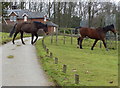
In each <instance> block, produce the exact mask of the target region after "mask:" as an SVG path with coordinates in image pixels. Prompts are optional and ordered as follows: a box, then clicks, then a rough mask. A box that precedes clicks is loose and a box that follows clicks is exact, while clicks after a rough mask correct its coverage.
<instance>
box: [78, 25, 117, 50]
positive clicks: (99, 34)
mask: <svg viewBox="0 0 120 88" xmlns="http://www.w3.org/2000/svg"><path fill="white" fill-rule="evenodd" d="M108 31H112V32H113V33H114V34H116V30H115V29H114V25H113V24H112V25H108V26H105V27H103V28H102V27H99V28H97V29H92V28H85V27H79V32H80V35H81V36H80V37H79V38H78V39H77V40H78V45H79V46H80V49H82V41H83V38H85V37H86V36H87V37H89V38H91V39H95V42H94V43H93V46H92V47H91V50H93V48H94V46H95V45H96V43H97V41H98V40H102V41H103V44H104V47H105V48H106V50H108V49H107V46H106V43H105V37H106V33H107V32H108Z"/></svg>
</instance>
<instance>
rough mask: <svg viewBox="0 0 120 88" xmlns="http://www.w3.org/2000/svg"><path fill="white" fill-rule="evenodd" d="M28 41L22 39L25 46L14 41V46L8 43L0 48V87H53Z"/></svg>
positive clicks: (28, 39)
mask: <svg viewBox="0 0 120 88" xmlns="http://www.w3.org/2000/svg"><path fill="white" fill-rule="evenodd" d="M30 40H31V38H24V41H25V43H26V45H22V43H21V40H16V41H15V43H16V44H15V45H13V44H12V43H11V42H9V43H7V44H5V45H3V46H1V47H0V48H2V86H50V85H53V83H51V82H49V81H48V79H47V76H46V75H45V73H44V71H43V70H42V67H41V66H40V64H39V62H38V58H37V56H36V50H35V47H34V46H33V45H31V44H30ZM0 50H1V49H0ZM0 59H1V58H0ZM0 62H1V61H0Z"/></svg>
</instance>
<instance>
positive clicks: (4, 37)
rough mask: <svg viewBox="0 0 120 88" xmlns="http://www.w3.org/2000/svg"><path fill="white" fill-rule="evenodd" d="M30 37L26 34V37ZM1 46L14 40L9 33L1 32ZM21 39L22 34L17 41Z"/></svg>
mask: <svg viewBox="0 0 120 88" xmlns="http://www.w3.org/2000/svg"><path fill="white" fill-rule="evenodd" d="M29 36H30V35H28V34H24V37H29ZM0 37H1V39H0V45H1V44H5V43H7V42H9V41H11V40H12V39H13V38H11V37H9V33H4V32H0ZM19 38H20V34H18V35H17V37H16V39H19Z"/></svg>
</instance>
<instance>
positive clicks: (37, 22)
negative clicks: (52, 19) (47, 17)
mask: <svg viewBox="0 0 120 88" xmlns="http://www.w3.org/2000/svg"><path fill="white" fill-rule="evenodd" d="M33 23H36V24H42V25H45V24H43V23H41V22H39V21H33Z"/></svg>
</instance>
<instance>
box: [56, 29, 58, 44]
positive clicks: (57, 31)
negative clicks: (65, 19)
mask: <svg viewBox="0 0 120 88" xmlns="http://www.w3.org/2000/svg"><path fill="white" fill-rule="evenodd" d="M57 42H58V29H57V30H56V45H57Z"/></svg>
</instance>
